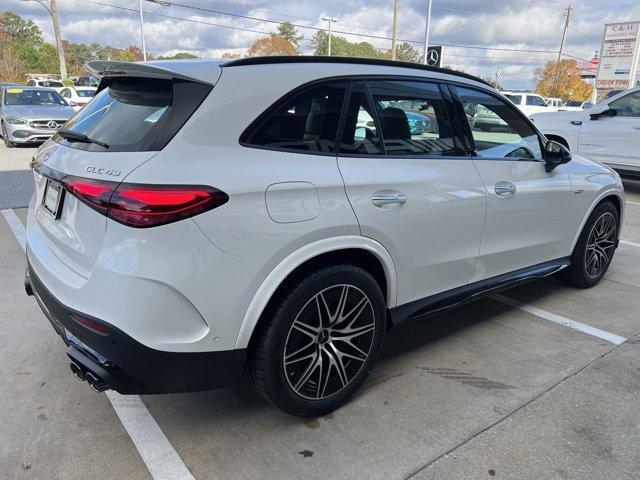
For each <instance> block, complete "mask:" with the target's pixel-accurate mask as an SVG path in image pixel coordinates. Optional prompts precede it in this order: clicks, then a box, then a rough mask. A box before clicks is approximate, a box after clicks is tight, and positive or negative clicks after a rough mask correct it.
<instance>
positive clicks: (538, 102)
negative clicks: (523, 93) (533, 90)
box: [527, 95, 547, 107]
mask: <svg viewBox="0 0 640 480" xmlns="http://www.w3.org/2000/svg"><path fill="white" fill-rule="evenodd" d="M546 104H547V103H546V102H545V101H544V100H543V99H542V97H536V96H535V95H527V105H534V106H536V107H544V106H545V105H546Z"/></svg>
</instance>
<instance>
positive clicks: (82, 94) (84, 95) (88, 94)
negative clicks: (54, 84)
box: [76, 90, 96, 98]
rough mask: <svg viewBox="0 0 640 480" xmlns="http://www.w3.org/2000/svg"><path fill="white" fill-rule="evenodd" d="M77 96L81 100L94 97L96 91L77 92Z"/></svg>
mask: <svg viewBox="0 0 640 480" xmlns="http://www.w3.org/2000/svg"><path fill="white" fill-rule="evenodd" d="M76 94H77V95H78V96H79V97H81V98H89V97H93V96H94V95H95V94H96V91H95V90H76Z"/></svg>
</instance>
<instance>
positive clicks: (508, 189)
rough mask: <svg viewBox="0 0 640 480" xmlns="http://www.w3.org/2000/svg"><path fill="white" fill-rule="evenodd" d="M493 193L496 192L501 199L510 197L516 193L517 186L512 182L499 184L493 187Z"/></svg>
mask: <svg viewBox="0 0 640 480" xmlns="http://www.w3.org/2000/svg"><path fill="white" fill-rule="evenodd" d="M493 191H494V192H496V195H498V196H499V197H510V196H511V195H513V194H514V193H516V186H515V185H514V184H513V183H511V182H504V181H503V182H498V183H496V185H495V186H494V187H493Z"/></svg>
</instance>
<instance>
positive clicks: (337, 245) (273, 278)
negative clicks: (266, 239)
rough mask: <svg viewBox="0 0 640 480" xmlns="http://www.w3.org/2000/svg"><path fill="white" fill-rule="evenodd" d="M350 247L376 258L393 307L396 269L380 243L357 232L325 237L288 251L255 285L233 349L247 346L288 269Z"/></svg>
mask: <svg viewBox="0 0 640 480" xmlns="http://www.w3.org/2000/svg"><path fill="white" fill-rule="evenodd" d="M352 248H357V249H361V250H366V251H368V252H370V253H372V254H374V255H375V256H376V258H378V260H380V263H381V264H382V266H383V268H384V273H385V277H386V282H387V299H388V301H387V308H391V307H395V306H396V302H397V277H396V269H395V267H394V264H393V259H392V258H391V255H390V254H389V252H388V251H387V250H386V249H385V248H384V247H383V246H382V245H381V244H380V243H378V242H376V241H375V240H372V239H370V238H367V237H360V236H357V235H345V236H341V237H332V238H325V239H322V240H318V241H316V242H313V243H310V244H308V245H305V246H304V247H302V248H300V249H298V250H296V251H295V252H293V253H291V254H290V255H288V256H287V257H286V258H285V259H284V260H282V261H281V262H280V263H278V265H276V267H275V268H274V269H273V270H272V271H271V273H270V274H269V275H268V276H267V278H266V279H265V280H264V282H262V285H260V287H259V288H258V290H257V292H256V294H255V295H254V296H253V299H252V300H251V303H250V304H249V307H248V308H247V311H246V312H245V314H244V318H243V320H242V325H241V326H240V331H239V332H238V337H237V339H236V345H235V348H247V346H248V344H249V340H250V339H251V335H252V333H253V330H254V329H255V327H256V325H257V323H258V320H259V319H260V316H261V315H262V312H263V311H264V309H265V307H266V306H267V303H268V302H269V300H270V299H271V297H272V296H273V294H274V293H275V291H276V290H277V288H278V287H279V286H280V285H281V284H282V282H283V281H284V280H285V278H287V276H288V275H289V274H290V273H291V272H293V271H294V270H295V269H296V268H298V267H299V266H300V265H302V264H303V263H305V262H306V261H307V260H310V259H312V258H314V257H317V256H318V255H322V254H324V253H330V252H335V251H339V250H345V249H352Z"/></svg>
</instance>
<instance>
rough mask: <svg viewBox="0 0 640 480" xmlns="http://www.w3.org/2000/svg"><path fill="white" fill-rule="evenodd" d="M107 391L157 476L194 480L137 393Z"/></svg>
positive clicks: (156, 479) (168, 479)
mask: <svg viewBox="0 0 640 480" xmlns="http://www.w3.org/2000/svg"><path fill="white" fill-rule="evenodd" d="M106 394H107V397H108V398H109V400H110V401H111V405H113V408H114V410H115V411H116V413H117V414H118V417H120V421H121V422H122V425H124V428H126V429H127V432H128V433H129V436H130V437H131V440H133V443H134V444H135V445H136V447H137V449H138V452H140V456H141V457H142V460H143V461H144V463H145V465H146V466H147V468H148V469H149V473H151V476H152V477H153V478H154V480H195V479H194V477H193V475H191V472H190V471H189V469H188V468H187V466H186V465H185V464H184V462H183V461H182V459H181V458H180V455H178V452H176V450H175V449H174V448H173V447H172V446H171V443H169V440H167V437H165V435H164V433H162V430H160V427H159V426H158V424H157V423H156V421H155V420H154V418H153V417H152V416H151V413H149V410H148V409H147V407H146V406H145V404H144V403H142V400H140V397H139V396H138V395H120V394H119V393H117V392H113V391H110V390H109V391H107V392H106Z"/></svg>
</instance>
